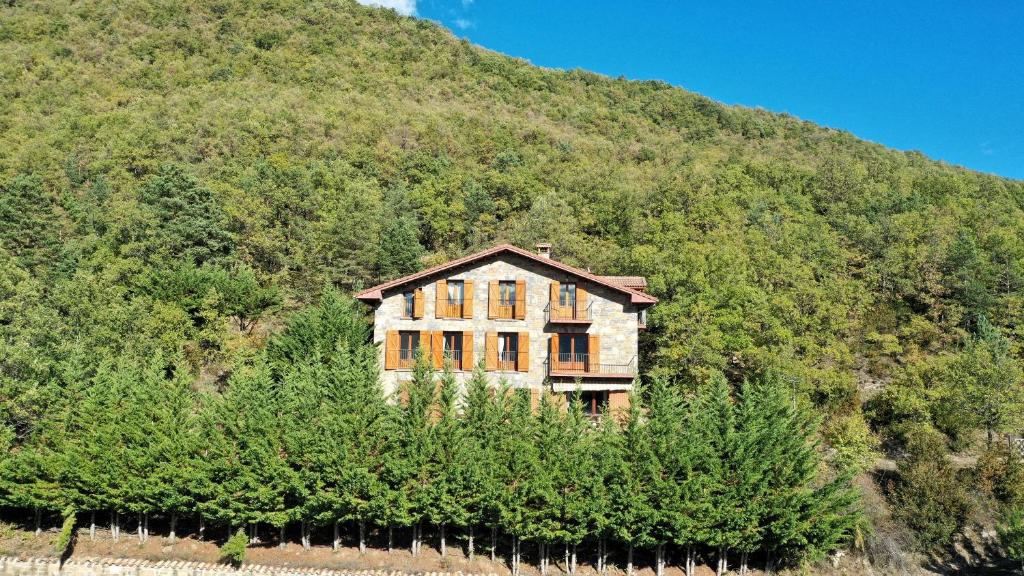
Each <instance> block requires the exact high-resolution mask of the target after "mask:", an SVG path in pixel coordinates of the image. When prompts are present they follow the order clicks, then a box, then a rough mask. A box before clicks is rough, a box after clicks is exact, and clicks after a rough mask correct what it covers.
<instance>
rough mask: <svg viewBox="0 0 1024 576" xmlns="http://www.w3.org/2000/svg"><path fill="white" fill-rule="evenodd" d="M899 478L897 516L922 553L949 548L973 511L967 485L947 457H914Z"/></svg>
mask: <svg viewBox="0 0 1024 576" xmlns="http://www.w3.org/2000/svg"><path fill="white" fill-rule="evenodd" d="M899 475H900V480H899V482H898V484H897V486H896V488H895V490H894V492H893V494H892V499H893V515H894V516H895V517H896V518H897V519H898V520H900V521H901V522H902V523H903V524H904V525H906V526H907V527H908V528H910V529H911V530H912V531H913V533H914V536H915V538H916V539H917V544H918V548H920V549H921V550H922V551H930V550H935V549H937V548H940V547H944V546H948V545H949V544H950V543H951V542H952V540H953V534H955V533H956V531H957V530H959V529H960V528H961V527H962V526H963V524H964V522H965V521H966V519H967V516H968V514H969V513H970V511H971V507H972V503H971V499H970V495H969V494H968V493H967V490H966V488H965V484H966V483H965V482H964V481H963V479H962V478H960V477H959V475H958V474H957V472H956V470H954V469H953V467H952V466H950V465H949V463H948V462H947V461H946V459H945V457H943V456H939V457H934V456H932V457H922V458H912V459H910V460H909V461H907V462H906V463H905V464H903V465H901V466H900V469H899Z"/></svg>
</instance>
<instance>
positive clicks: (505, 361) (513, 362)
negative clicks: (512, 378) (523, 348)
mask: <svg viewBox="0 0 1024 576" xmlns="http://www.w3.org/2000/svg"><path fill="white" fill-rule="evenodd" d="M517 370H519V352H518V351H515V350H513V351H509V352H498V371H500V372H515V371H517Z"/></svg>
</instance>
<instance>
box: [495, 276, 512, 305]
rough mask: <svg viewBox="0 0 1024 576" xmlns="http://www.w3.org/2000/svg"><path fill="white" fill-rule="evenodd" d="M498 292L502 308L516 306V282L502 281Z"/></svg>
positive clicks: (499, 283)
mask: <svg viewBox="0 0 1024 576" xmlns="http://www.w3.org/2000/svg"><path fill="white" fill-rule="evenodd" d="M498 292H499V296H500V302H501V305H502V306H515V304H516V283H515V281H514V280H502V281H501V282H498Z"/></svg>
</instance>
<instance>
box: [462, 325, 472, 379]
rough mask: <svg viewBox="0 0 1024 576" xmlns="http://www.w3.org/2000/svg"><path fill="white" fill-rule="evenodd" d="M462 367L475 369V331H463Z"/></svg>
mask: <svg viewBox="0 0 1024 576" xmlns="http://www.w3.org/2000/svg"><path fill="white" fill-rule="evenodd" d="M462 369H463V370H472V369H473V331H472V330H466V331H465V332H463V333H462Z"/></svg>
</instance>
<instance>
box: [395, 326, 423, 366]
mask: <svg viewBox="0 0 1024 576" xmlns="http://www.w3.org/2000/svg"><path fill="white" fill-rule="evenodd" d="M419 350H420V333H419V332H406V331H402V332H399V333H398V367H399V368H412V366H413V365H414V364H416V355H417V354H419Z"/></svg>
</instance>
